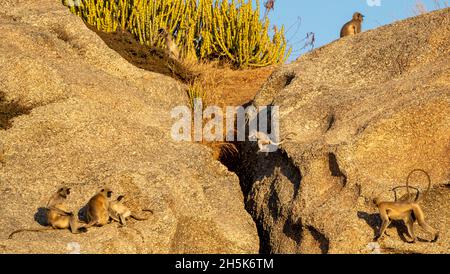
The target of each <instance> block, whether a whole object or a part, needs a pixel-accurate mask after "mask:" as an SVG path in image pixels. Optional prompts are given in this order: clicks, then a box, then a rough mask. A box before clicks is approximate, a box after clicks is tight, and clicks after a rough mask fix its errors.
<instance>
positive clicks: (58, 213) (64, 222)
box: [8, 187, 87, 239]
mask: <svg viewBox="0 0 450 274" xmlns="http://www.w3.org/2000/svg"><path fill="white" fill-rule="evenodd" d="M69 194H70V188H68V187H61V188H60V189H58V191H57V192H56V193H55V194H53V196H52V197H51V198H50V200H49V201H48V203H47V208H46V210H47V212H46V216H45V217H46V222H47V224H48V225H49V227H46V228H37V229H19V230H16V231H14V232H12V233H11V234H10V235H9V237H8V238H9V239H12V238H13V236H14V234H16V233H20V232H25V231H29V232H41V231H46V230H53V229H70V231H71V232H72V233H73V234H78V233H83V232H86V231H87V228H86V227H83V226H80V225H79V223H78V219H77V217H76V216H75V215H74V214H73V213H72V212H67V211H66V209H65V206H64V202H65V201H66V199H67V197H68V196H69Z"/></svg>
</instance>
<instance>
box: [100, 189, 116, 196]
mask: <svg viewBox="0 0 450 274" xmlns="http://www.w3.org/2000/svg"><path fill="white" fill-rule="evenodd" d="M100 192H101V193H103V194H104V195H105V196H106V197H108V198H111V196H112V193H113V192H112V191H111V190H110V189H108V188H104V189H102V190H100Z"/></svg>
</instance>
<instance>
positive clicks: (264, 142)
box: [248, 131, 295, 153]
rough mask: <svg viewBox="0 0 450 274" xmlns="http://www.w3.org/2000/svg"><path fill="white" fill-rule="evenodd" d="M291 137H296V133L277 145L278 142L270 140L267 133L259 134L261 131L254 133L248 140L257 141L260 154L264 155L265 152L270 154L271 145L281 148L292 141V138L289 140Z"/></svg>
mask: <svg viewBox="0 0 450 274" xmlns="http://www.w3.org/2000/svg"><path fill="white" fill-rule="evenodd" d="M290 135H295V133H292V132H291V133H288V134H287V137H286V138H284V139H283V140H281V142H279V143H276V142H274V141H272V140H271V139H270V137H269V136H268V135H267V134H266V133H263V132H259V131H253V132H252V133H251V134H250V135H249V136H248V138H249V139H250V140H256V141H257V142H258V148H259V151H258V153H264V152H265V153H269V152H270V151H269V146H270V145H272V146H280V145H282V144H283V143H284V142H286V141H289V140H291V138H289V136H290Z"/></svg>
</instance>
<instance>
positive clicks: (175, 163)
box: [0, 0, 450, 253]
mask: <svg viewBox="0 0 450 274" xmlns="http://www.w3.org/2000/svg"><path fill="white" fill-rule="evenodd" d="M0 31H1V33H2V36H1V38H0V192H1V197H2V201H3V203H2V207H1V209H0V217H1V221H0V224H1V225H0V253H67V252H70V251H73V249H74V248H75V249H77V248H78V247H79V248H80V250H79V251H80V252H81V253H257V252H263V253H372V252H373V248H374V245H373V244H371V242H372V239H373V238H374V236H375V233H376V232H377V231H378V229H379V226H380V219H379V215H378V213H377V210H376V208H374V206H373V204H372V200H373V198H375V197H380V198H382V199H385V200H393V199H394V197H393V193H392V192H391V189H392V188H393V187H396V186H401V185H404V182H405V178H406V176H407V175H408V173H409V172H410V171H411V170H413V169H416V168H422V169H425V170H427V171H428V172H429V173H430V175H431V178H432V190H431V192H430V193H429V195H428V196H427V197H426V199H425V200H424V201H423V202H422V203H421V204H422V206H423V209H424V211H425V214H426V220H427V222H428V223H429V224H430V225H431V226H432V227H435V228H436V229H438V230H439V231H440V239H439V241H438V242H437V243H428V242H425V240H427V239H430V237H431V236H430V235H428V234H426V233H425V232H423V230H422V229H420V228H419V227H417V228H416V233H417V234H418V236H419V238H420V239H421V241H419V242H418V243H415V244H408V243H407V240H408V237H407V236H405V235H404V234H405V233H406V229H405V227H404V225H403V224H402V223H401V222H396V223H394V224H393V225H392V226H391V227H390V228H389V229H388V234H389V236H385V237H384V238H383V239H382V240H381V241H380V249H379V251H380V252H382V253H448V252H449V251H450V244H449V243H450V231H449V229H448V228H449V225H450V212H449V210H448V209H449V208H450V169H449V167H450V116H449V115H448V113H450V73H449V72H450V9H445V10H441V11H437V12H434V13H430V14H426V15H423V16H420V17H416V18H412V19H408V20H405V21H401V22H398V23H395V24H393V25H389V26H385V27H382V28H379V29H376V30H372V31H368V32H365V33H362V34H360V35H357V36H354V37H347V38H344V39H340V40H338V41H335V42H333V43H331V44H329V45H327V46H325V47H322V48H320V49H317V50H315V51H313V52H311V53H309V54H307V55H305V56H303V57H301V58H300V59H299V60H297V61H296V62H294V63H292V64H289V65H286V66H283V67H282V68H280V69H279V70H277V71H276V72H275V73H274V74H273V75H272V76H271V77H270V78H269V80H268V81H267V83H266V84H265V85H264V87H263V88H262V89H261V90H260V92H259V93H258V95H257V96H256V98H255V99H254V100H253V104H254V105H255V106H265V105H270V104H273V105H277V106H280V111H281V113H280V114H281V115H280V116H281V117H280V118H281V134H282V135H283V134H286V133H288V132H293V133H295V135H294V136H293V139H292V140H291V141H290V142H287V143H285V144H283V145H282V149H281V150H279V151H278V152H276V153H271V154H269V155H268V156H266V155H264V154H257V153H256V151H257V146H256V144H255V143H252V142H245V143H241V144H239V155H238V156H239V157H237V158H236V159H231V160H235V161H230V162H233V163H232V169H233V170H236V173H237V174H234V173H232V172H230V171H229V170H228V169H227V168H226V167H225V166H224V165H222V164H220V163H219V162H217V161H214V160H213V157H212V151H211V150H210V149H208V148H207V147H205V146H203V145H200V144H191V143H177V142H174V141H172V138H171V136H170V129H171V126H172V124H173V122H174V121H173V119H171V117H170V110H171V109H172V108H174V107H176V106H180V105H187V104H188V99H187V96H186V91H185V89H186V88H185V87H184V86H183V85H182V84H181V83H180V82H178V81H176V80H175V79H173V78H170V77H167V76H163V75H161V74H157V73H152V72H148V71H145V70H142V69H139V68H137V67H136V66H133V65H131V64H130V63H128V62H127V61H126V60H125V59H123V58H122V57H121V56H120V55H119V54H118V53H117V52H115V51H114V50H112V49H111V48H110V47H108V46H107V45H106V44H105V43H104V41H103V40H101V39H100V38H99V37H98V36H97V35H96V34H95V33H94V32H92V31H91V30H89V29H88V28H87V27H86V26H85V25H84V24H83V22H82V21H81V19H79V18H78V17H76V16H75V15H72V14H70V12H69V11H68V9H67V8H66V7H64V6H63V5H62V4H61V3H60V1H57V0H40V1H31V0H0ZM228 160H230V159H228ZM230 167H231V166H230ZM412 179H413V180H412V181H413V182H414V186H417V187H419V188H420V189H422V190H424V189H425V188H426V181H425V180H424V177H422V176H419V175H417V176H414V177H413V178H412ZM62 185H66V186H69V187H71V188H72V194H71V196H69V199H68V207H69V210H71V211H73V212H75V213H77V212H79V210H80V208H82V207H83V206H84V205H85V204H86V202H87V201H88V200H89V198H90V197H91V196H93V195H94V194H95V193H96V192H97V191H98V190H99V189H101V188H103V187H104V186H108V187H110V188H112V189H113V190H114V196H116V195H123V194H124V195H125V196H126V199H128V202H127V203H128V205H129V206H130V207H131V208H132V209H133V210H134V211H138V210H140V209H143V208H146V209H152V210H153V211H154V214H153V215H151V216H150V218H149V219H148V220H146V221H139V222H138V221H130V222H129V223H128V224H127V226H126V227H123V228H119V227H118V225H117V223H113V224H109V225H107V226H105V227H102V228H91V229H90V230H89V231H88V232H87V233H84V234H79V235H74V234H71V233H70V232H69V231H67V230H65V231H64V230H63V231H48V232H43V233H33V232H24V233H21V234H17V235H16V236H15V237H14V239H12V240H10V239H8V235H9V233H10V232H12V231H13V230H16V229H21V228H39V227H41V226H40V225H39V223H42V213H43V207H44V206H45V205H46V203H47V201H48V198H49V196H50V195H51V194H52V193H53V192H54V191H56V189H57V188H58V187H60V186H62ZM252 217H253V218H252ZM258 234H259V235H258Z"/></svg>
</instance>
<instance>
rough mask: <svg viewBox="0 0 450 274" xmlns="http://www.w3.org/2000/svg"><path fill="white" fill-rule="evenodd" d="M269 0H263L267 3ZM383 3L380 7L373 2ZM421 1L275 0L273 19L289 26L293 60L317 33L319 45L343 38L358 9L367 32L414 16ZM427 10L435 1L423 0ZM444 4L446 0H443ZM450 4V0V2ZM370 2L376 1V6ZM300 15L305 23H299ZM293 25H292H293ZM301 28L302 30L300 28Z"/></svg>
mask: <svg viewBox="0 0 450 274" xmlns="http://www.w3.org/2000/svg"><path fill="white" fill-rule="evenodd" d="M265 1H266V0H261V2H265ZM378 2H379V4H380V5H379V6H377V5H373V4H377V3H378ZM417 2H419V1H418V0H275V10H274V11H271V12H270V14H269V18H270V20H271V23H272V24H273V25H277V26H281V25H284V26H285V27H286V29H289V28H290V29H289V31H288V33H287V35H286V37H287V38H288V39H289V42H290V43H291V44H292V45H293V48H294V51H295V52H294V53H293V54H292V56H291V58H290V59H291V60H292V59H295V58H296V57H298V56H299V55H300V54H301V53H303V52H305V51H304V50H303V51H300V49H301V48H302V47H303V45H304V42H302V39H303V38H304V37H306V34H307V33H308V32H314V33H315V37H316V48H317V47H320V46H323V45H325V44H328V43H329V42H332V41H334V40H336V39H338V38H339V32H340V29H341V27H342V25H343V24H344V23H345V22H347V21H349V20H350V19H351V16H352V14H353V13H354V12H355V11H359V12H361V13H362V14H364V15H365V16H366V17H365V22H364V23H363V31H365V30H369V29H373V28H377V27H379V26H382V25H386V24H390V23H392V22H394V21H398V20H401V19H405V18H408V17H411V16H414V15H415V13H414V8H415V6H416V3H417ZM420 2H422V3H423V4H424V5H425V7H426V8H427V10H429V11H431V10H435V9H436V4H435V1H434V0H421V1H420ZM440 2H441V3H444V2H446V1H445V0H441V1H440ZM447 2H448V3H450V1H447ZM369 3H373V4H372V6H370V5H369ZM299 18H301V24H300V25H299V24H298V23H299ZM291 26H292V27H291ZM297 30H298V31H297Z"/></svg>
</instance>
